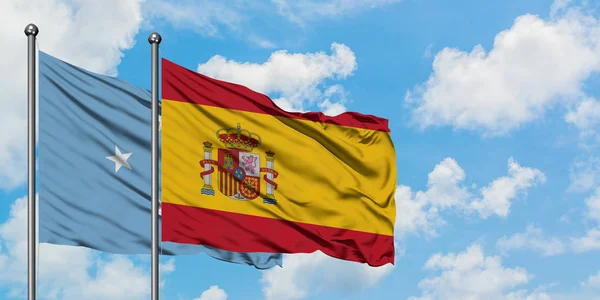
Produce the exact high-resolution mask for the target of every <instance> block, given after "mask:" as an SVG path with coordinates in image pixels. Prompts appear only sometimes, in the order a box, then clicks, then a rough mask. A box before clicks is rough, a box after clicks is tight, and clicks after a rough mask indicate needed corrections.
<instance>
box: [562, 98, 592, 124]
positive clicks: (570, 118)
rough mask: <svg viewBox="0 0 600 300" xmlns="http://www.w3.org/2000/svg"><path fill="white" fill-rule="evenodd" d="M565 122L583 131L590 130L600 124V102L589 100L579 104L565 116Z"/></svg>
mask: <svg viewBox="0 0 600 300" xmlns="http://www.w3.org/2000/svg"><path fill="white" fill-rule="evenodd" d="M565 120H566V121H567V122H569V123H572V124H574V125H575V126H577V127H578V128H579V129H581V130H589V129H591V128H593V127H594V126H596V125H598V123H600V102H598V101H597V100H596V99H593V98H587V99H585V100H583V101H581V102H580V103H578V104H577V106H576V107H575V109H574V110H571V111H570V112H569V113H567V115H566V116H565Z"/></svg>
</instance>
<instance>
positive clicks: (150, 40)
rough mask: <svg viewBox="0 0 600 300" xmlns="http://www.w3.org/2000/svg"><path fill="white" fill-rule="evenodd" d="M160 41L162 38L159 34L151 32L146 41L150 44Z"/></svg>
mask: <svg viewBox="0 0 600 300" xmlns="http://www.w3.org/2000/svg"><path fill="white" fill-rule="evenodd" d="M161 41H162V38H161V37H160V34H158V33H156V32H153V33H151V34H150V36H149V37H148V43H150V44H160V42H161Z"/></svg>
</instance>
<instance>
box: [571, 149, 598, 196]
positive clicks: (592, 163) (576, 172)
mask: <svg viewBox="0 0 600 300" xmlns="http://www.w3.org/2000/svg"><path fill="white" fill-rule="evenodd" d="M569 177H570V179H571V184H570V185H569V188H568V190H569V191H572V192H586V191H589V190H592V189H594V188H595V187H596V186H599V185H600V158H598V157H593V156H592V157H589V158H588V159H586V160H580V161H576V162H575V163H574V164H573V166H572V167H571V170H570V172H569Z"/></svg>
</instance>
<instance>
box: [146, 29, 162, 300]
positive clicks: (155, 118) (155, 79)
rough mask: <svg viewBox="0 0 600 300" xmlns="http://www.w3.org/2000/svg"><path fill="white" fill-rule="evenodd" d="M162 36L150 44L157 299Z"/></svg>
mask: <svg viewBox="0 0 600 300" xmlns="http://www.w3.org/2000/svg"><path fill="white" fill-rule="evenodd" d="M161 40H162V38H161V37H160V34H158V33H156V32H154V33H152V34H150V36H149V37H148V42H149V43H150V45H151V46H152V58H151V59H152V105H151V107H152V283H151V287H152V300H158V285H159V283H160V282H159V277H158V266H159V264H158V238H159V236H158V45H159V44H160V41H161Z"/></svg>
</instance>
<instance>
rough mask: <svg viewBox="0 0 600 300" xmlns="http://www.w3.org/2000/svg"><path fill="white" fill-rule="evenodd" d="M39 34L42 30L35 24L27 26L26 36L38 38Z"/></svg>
mask: <svg viewBox="0 0 600 300" xmlns="http://www.w3.org/2000/svg"><path fill="white" fill-rule="evenodd" d="M39 32H40V30H39V29H38V27H37V26H35V24H33V23H30V24H29V25H27V26H25V35H26V36H30V35H33V36H37V35H38V33H39Z"/></svg>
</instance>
